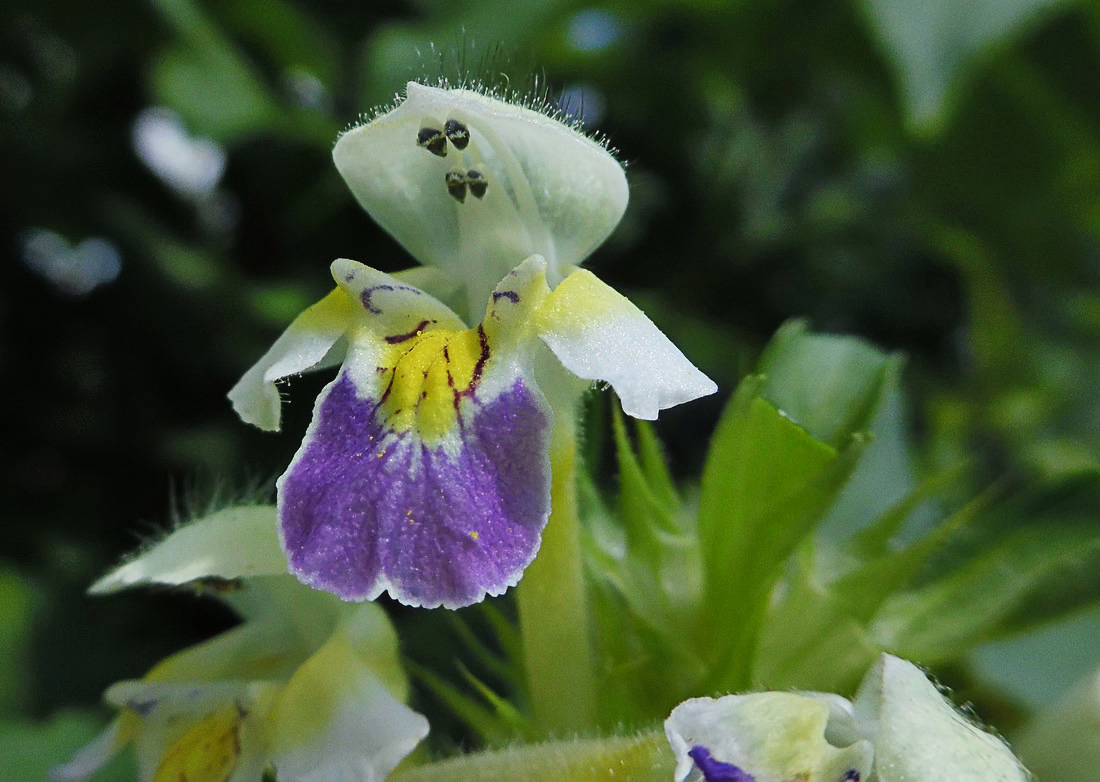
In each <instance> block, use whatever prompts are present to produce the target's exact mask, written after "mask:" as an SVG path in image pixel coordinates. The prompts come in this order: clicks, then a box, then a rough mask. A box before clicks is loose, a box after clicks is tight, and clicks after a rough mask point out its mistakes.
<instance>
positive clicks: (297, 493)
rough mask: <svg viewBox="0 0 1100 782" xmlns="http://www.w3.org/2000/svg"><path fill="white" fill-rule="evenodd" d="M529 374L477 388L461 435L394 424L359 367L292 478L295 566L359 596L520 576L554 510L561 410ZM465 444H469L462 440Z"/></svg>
mask: <svg viewBox="0 0 1100 782" xmlns="http://www.w3.org/2000/svg"><path fill="white" fill-rule="evenodd" d="M536 394H537V392H533V391H532V390H531V389H530V388H528V387H527V385H525V384H524V382H523V380H522V378H517V379H516V380H515V381H514V383H513V384H512V385H511V387H510V388H507V390H505V391H503V392H502V393H500V394H498V395H497V396H495V397H494V398H492V399H490V400H488V401H486V402H484V403H482V402H480V401H479V400H478V399H476V398H473V397H467V398H466V400H464V401H463V405H464V414H463V415H461V416H459V417H458V423H457V426H458V429H459V431H458V433H457V434H458V437H457V438H449V439H448V440H447V441H446V442H445V443H440V444H438V445H432V446H429V445H427V444H425V443H424V442H423V441H422V440H421V439H420V438H419V436H418V435H417V433H416V431H415V430H411V431H406V432H403V433H400V434H394V433H393V432H391V431H389V430H388V429H387V427H386V420H385V419H384V417H383V414H382V408H381V406H380V405H379V404H378V403H377V402H376V401H374V400H372V399H360V398H359V396H358V395H357V393H356V386H355V384H354V383H353V382H352V380H351V379H350V378H349V376H348V374H347V372H342V373H341V374H340V376H339V377H338V378H337V379H336V380H335V381H334V382H333V383H332V384H331V385H330V386H329V387H328V389H326V391H325V393H324V394H323V395H322V398H321V400H320V401H319V403H318V406H317V410H316V412H315V414H314V417H315V420H314V424H313V426H312V427H311V430H310V432H311V434H310V436H309V437H308V438H307V440H306V442H305V443H304V444H303V447H302V448H301V449H300V450H299V452H298V455H297V456H296V457H295V459H294V462H293V463H292V464H291V466H290V469H289V470H287V472H286V474H285V475H283V477H282V478H280V480H279V521H280V528H281V535H282V539H283V543H284V548H285V549H286V552H287V555H288V558H289V562H290V569H291V571H292V572H293V573H295V574H296V575H297V576H298V577H299V578H300V579H302V580H303V581H304V582H306V583H308V584H310V585H312V586H314V587H316V588H318V589H324V590H327V591H329V592H332V593H334V594H336V595H337V596H339V597H341V598H343V599H345V600H372V599H374V598H376V597H378V595H380V594H381V593H382V592H383V591H389V593H390V594H391V595H392V596H393V597H394V598H396V599H397V600H399V601H401V602H402V603H405V604H407V605H414V606H425V607H435V606H439V605H443V606H446V607H448V608H458V607H460V606H465V605H469V604H471V603H475V602H477V601H479V600H481V599H482V598H484V597H485V595H486V594H493V595H496V594H500V593H502V592H503V591H504V590H505V589H507V588H508V587H510V586H513V585H514V584H515V583H516V582H517V581H518V580H519V578H520V575H521V574H522V572H523V569H524V568H525V567H527V565H528V564H530V562H531V560H532V559H533V558H534V555H535V552H536V551H537V549H538V545H539V537H540V534H541V532H542V528H543V527H544V526H545V524H546V519H547V517H548V515H549V512H550V489H549V476H550V465H549V430H550V416H549V413H548V411H547V410H546V409H545V407H544V403H543V402H542V400H541V397H540V396H537V395H536ZM455 443H457V447H456V446H455Z"/></svg>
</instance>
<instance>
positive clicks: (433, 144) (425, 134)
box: [416, 128, 465, 157]
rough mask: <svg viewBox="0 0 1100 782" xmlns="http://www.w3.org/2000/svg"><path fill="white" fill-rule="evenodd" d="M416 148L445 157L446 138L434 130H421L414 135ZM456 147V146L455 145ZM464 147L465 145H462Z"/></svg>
mask: <svg viewBox="0 0 1100 782" xmlns="http://www.w3.org/2000/svg"><path fill="white" fill-rule="evenodd" d="M416 144H417V146H420V147H424V148H425V149H427V150H428V151H429V152H431V153H432V154H433V155H438V156H439V157H445V156H446V155H447V137H446V136H444V135H443V133H442V132H441V131H438V130H436V129H435V128H421V129H420V132H418V133H417V134H416ZM456 146H457V145H456ZM463 146H465V144H463Z"/></svg>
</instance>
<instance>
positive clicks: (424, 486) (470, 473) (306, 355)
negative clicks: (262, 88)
mask: <svg viewBox="0 0 1100 782" xmlns="http://www.w3.org/2000/svg"><path fill="white" fill-rule="evenodd" d="M334 157H335V160H336V163H337V167H338V168H339V169H340V171H341V173H342V174H343V175H344V177H345V179H346V180H347V181H348V183H349V185H350V186H351V189H352V191H353V192H354V193H355V195H356V196H357V197H358V199H359V200H360V202H361V203H362V204H363V206H364V207H365V208H366V209H367V211H368V212H370V213H371V215H372V216H374V217H375V219H376V220H378V222H379V223H380V224H381V225H382V226H383V227H385V228H386V229H387V230H389V231H390V232H391V233H393V235H394V236H395V237H396V238H397V239H398V241H400V242H401V243H402V244H404V245H405V246H406V247H407V248H408V249H409V251H410V252H411V253H412V254H413V255H414V256H415V257H417V258H418V259H419V260H421V261H422V262H424V263H425V264H430V265H431V266H430V267H420V268H417V269H412V270H409V272H406V273H403V274H399V275H388V274H384V273H382V272H380V271H377V270H375V269H372V268H370V267H368V266H364V265H362V264H360V263H356V262H354V261H349V260H338V261H336V262H335V263H333V264H332V276H333V279H334V280H335V282H336V285H337V287H336V289H335V290H334V291H333V292H332V293H330V294H329V295H328V296H327V297H325V298H324V299H323V300H322V301H320V302H318V303H317V304H315V305H314V306H313V307H311V308H310V309H308V310H306V311H305V312H304V313H302V315H300V316H299V317H298V318H297V319H296V320H295V321H294V322H293V323H292V324H291V326H290V327H289V329H288V330H287V331H286V332H285V333H284V334H283V335H282V337H280V338H279V340H278V341H276V343H275V344H274V346H273V347H272V348H271V350H270V351H268V353H267V354H266V355H265V356H264V357H263V358H262V359H260V361H259V362H258V363H257V364H256V365H255V366H254V367H253V368H252V369H250V370H249V371H248V373H246V374H245V376H244V377H243V378H242V379H241V380H240V382H239V383H238V384H237V385H236V386H235V387H234V388H233V390H232V391H231V392H230V399H231V400H232V402H233V405H234V408H235V409H236V410H237V412H238V414H240V416H241V417H242V418H243V419H244V420H246V421H248V422H250V423H253V424H256V425H257V426H259V427H261V428H264V429H277V428H278V427H279V406H280V398H279V392H278V389H277V387H276V385H275V384H276V382H277V381H279V380H281V379H283V378H286V377H289V376H291V375H295V374H298V373H301V372H305V371H309V370H313V369H318V368H323V367H327V366H332V365H334V364H337V363H340V365H341V367H340V371H339V372H338V374H337V377H336V379H335V380H334V381H333V382H332V383H330V384H329V385H328V386H327V387H326V388H325V390H324V391H323V392H322V393H321V395H320V397H319V398H318V400H317V403H316V407H315V409H314V415H313V421H312V423H311V424H310V427H309V429H308V431H307V432H306V436H305V439H304V441H303V443H302V446H301V448H300V449H299V450H298V453H297V455H296V456H295V458H294V460H293V461H292V463H291V465H290V467H289V468H288V469H287V471H286V473H284V475H283V476H282V477H281V478H280V479H279V481H278V508H279V529H280V540H281V542H282V545H283V547H284V550H285V551H286V554H287V558H288V560H289V566H290V570H291V572H293V573H294V574H295V575H297V576H298V577H299V578H300V579H301V580H302V581H304V582H305V583H307V584H310V585H311V586H314V587H316V588H318V589H323V590H326V591H329V592H332V593H333V594H336V595H337V596H339V597H341V598H343V599H345V600H356V601H357V600H372V599H374V598H376V597H378V596H379V595H380V594H382V592H389V594H390V595H391V596H392V597H394V598H396V599H397V600H399V601H401V602H402V603H405V604H408V605H414V606H425V607H435V606H445V607H448V608H457V607H460V606H465V605H469V604H471V603H475V602H477V601H479V600H481V599H483V598H484V597H485V596H486V595H497V594H501V593H502V592H504V591H505V590H506V589H507V588H509V587H510V586H513V585H515V584H516V583H517V582H518V580H519V578H520V577H521V575H522V573H523V570H524V568H526V567H527V565H528V564H530V562H531V561H532V559H533V558H534V556H535V553H536V551H537V550H538V547H539V541H540V536H541V533H542V530H543V527H544V526H545V524H546V521H547V518H548V517H549V513H550V471H551V463H550V462H551V460H550V433H551V428H552V426H553V424H554V420H555V416H556V415H557V416H571V415H573V413H574V410H573V407H574V402H575V400H576V398H577V396H578V394H579V391H580V390H582V389H583V387H584V383H583V382H580V381H597V380H598V381H604V382H606V383H608V384H610V385H611V386H612V387H613V388H614V389H615V391H616V392H617V393H618V395H619V397H620V399H621V401H622V405H623V409H624V411H625V412H626V413H628V414H630V415H633V416H636V417H638V418H646V419H652V418H655V417H656V416H657V413H658V411H659V410H661V409H664V408H667V407H671V406H673V405H677V404H680V403H682V402H686V401H689V400H691V399H695V398H696V397H699V396H703V395H705V394H709V393H713V392H714V390H715V386H714V384H713V383H712V382H711V381H710V380H709V379H708V378H707V377H706V376H705V375H703V374H702V373H701V372H700V371H699V370H698V369H696V368H695V367H694V366H693V365H692V364H691V363H690V362H689V361H688V360H687V359H686V358H685V357H684V355H683V354H682V353H681V352H680V351H679V350H678V349H677V348H676V347H675V346H674V345H673V344H672V343H671V342H670V341H669V340H668V339H667V338H666V337H665V336H664V334H662V333H661V331H660V330H659V329H658V328H657V327H656V326H655V325H654V324H653V323H652V322H651V321H650V320H649V319H648V318H647V317H646V316H645V315H644V314H643V313H642V312H641V311H640V310H639V309H638V308H637V307H635V306H634V305H633V304H631V303H630V302H629V301H628V300H627V299H626V298H625V297H623V296H622V295H620V294H619V293H617V292H616V291H614V290H613V289H612V288H610V287H609V286H607V285H605V284H604V283H602V282H600V280H599V279H598V278H596V277H595V275H593V274H592V273H591V272H588V271H586V270H582V269H580V268H578V267H577V266H576V264H578V263H580V262H581V261H582V260H583V258H584V256H585V255H587V254H588V253H589V252H590V251H591V250H592V249H594V248H595V247H596V246H597V245H598V244H599V243H600V242H602V241H603V239H604V238H606V236H607V235H608V234H609V233H610V232H611V230H612V229H613V228H614V226H615V224H616V223H617V222H618V220H619V218H620V217H621V215H622V212H623V210H624V209H625V206H626V197H627V191H626V182H625V177H624V176H623V172H622V168H621V167H620V166H619V164H618V163H617V162H616V161H615V159H614V158H613V157H612V156H611V155H610V154H609V153H608V152H607V150H606V149H605V148H604V147H602V146H601V145H600V144H598V143H596V142H594V141H592V140H590V139H588V138H586V137H585V136H583V135H582V134H581V133H579V132H577V131H576V130H575V129H573V128H571V127H569V126H567V125H565V124H562V123H561V122H558V121H557V120H555V119H552V118H550V117H547V116H544V115H542V114H540V113H538V112H536V111H533V110H531V109H528V108H523V107H517V106H513V105H511V104H508V103H505V102H503V101H501V100H498V99H496V98H493V97H488V96H486V95H482V94H479V93H475V92H470V91H466V90H445V89H439V88H433V87H425V86H423V85H419V84H410V85H409V88H408V97H407V98H406V99H405V100H404V101H403V102H401V103H400V104H399V105H398V106H397V107H396V108H394V109H393V110H392V111H390V112H388V113H386V114H384V115H382V116H380V117H378V118H376V119H374V120H373V121H371V122H369V123H367V124H365V125H363V126H361V127H359V128H356V129H354V130H352V131H349V132H348V133H346V134H345V135H344V136H343V137H341V139H340V141H339V142H338V143H337V145H336V149H335V152H334ZM460 313H462V314H460ZM471 313H473V316H471ZM463 315H465V317H464V316H463ZM578 379H579V380H578Z"/></svg>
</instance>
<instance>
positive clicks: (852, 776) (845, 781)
mask: <svg viewBox="0 0 1100 782" xmlns="http://www.w3.org/2000/svg"><path fill="white" fill-rule="evenodd" d="M840 782H859V771H857V770H856V769H854V768H850V769H848V770H847V771H845V772H844V776H842V777H841V778H840Z"/></svg>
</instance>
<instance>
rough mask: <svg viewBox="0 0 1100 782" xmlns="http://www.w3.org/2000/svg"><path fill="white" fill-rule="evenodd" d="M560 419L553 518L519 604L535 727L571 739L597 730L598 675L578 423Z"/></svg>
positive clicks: (553, 457) (553, 451) (553, 456)
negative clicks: (580, 506)
mask: <svg viewBox="0 0 1100 782" xmlns="http://www.w3.org/2000/svg"><path fill="white" fill-rule="evenodd" d="M556 418H557V419H558V420H556V421H555V423H554V431H553V435H552V436H551V444H550V466H551V469H552V470H553V479H552V483H551V489H550V502H551V512H550V521H549V522H548V523H547V525H546V530H545V531H544V532H543V534H542V547H541V548H540V549H539V553H538V556H537V557H536V558H535V561H534V562H533V563H532V564H531V566H530V567H528V568H527V572H526V573H525V574H524V576H523V580H522V581H521V582H520V584H519V586H518V587H517V588H516V601H517V604H518V607H519V626H520V635H521V636H522V639H523V649H524V665H525V669H526V672H527V686H528V690H529V692H530V697H531V705H532V709H533V711H534V718H535V724H536V725H537V726H538V727H539V728H541V729H542V730H544V731H546V732H547V733H549V734H557V735H566V734H573V733H577V732H579V731H584V730H587V729H591V728H593V727H594V726H595V721H596V681H595V678H596V677H595V671H594V670H593V659H592V640H591V632H590V628H589V621H588V603H587V598H586V595H585V584H584V565H583V562H582V560H581V542H580V518H579V516H578V513H577V480H576V478H577V435H576V429H575V422H574V420H573V416H564V415H559V416H557V417H556ZM562 419H565V420H562Z"/></svg>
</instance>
